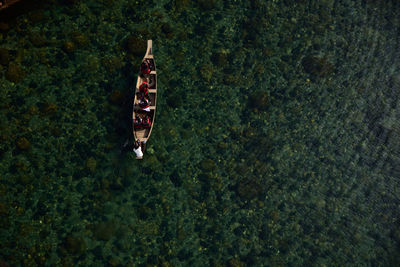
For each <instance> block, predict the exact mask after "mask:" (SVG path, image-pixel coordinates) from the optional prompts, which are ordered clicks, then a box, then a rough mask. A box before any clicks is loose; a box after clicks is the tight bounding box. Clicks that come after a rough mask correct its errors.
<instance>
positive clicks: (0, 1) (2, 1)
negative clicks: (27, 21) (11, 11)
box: [0, 0, 19, 10]
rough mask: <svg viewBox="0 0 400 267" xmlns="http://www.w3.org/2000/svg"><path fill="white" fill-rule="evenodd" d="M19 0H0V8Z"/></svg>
mask: <svg viewBox="0 0 400 267" xmlns="http://www.w3.org/2000/svg"><path fill="white" fill-rule="evenodd" d="M18 1H19V0H0V10H3V9H6V8H7V7H9V6H11V5H12V4H15V3H16V2H18Z"/></svg>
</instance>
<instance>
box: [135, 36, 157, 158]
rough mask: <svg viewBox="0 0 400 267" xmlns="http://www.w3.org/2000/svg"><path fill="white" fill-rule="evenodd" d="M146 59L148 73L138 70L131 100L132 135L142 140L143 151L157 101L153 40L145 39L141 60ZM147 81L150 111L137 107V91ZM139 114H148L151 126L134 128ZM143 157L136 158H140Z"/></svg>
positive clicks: (143, 116) (143, 115)
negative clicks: (148, 63)
mask: <svg viewBox="0 0 400 267" xmlns="http://www.w3.org/2000/svg"><path fill="white" fill-rule="evenodd" d="M145 60H148V62H150V69H151V71H150V74H147V75H141V74H140V72H139V75H138V78H137V82H136V88H135V96H134V100H133V112H132V129H133V136H134V138H135V140H139V141H141V142H142V151H143V152H145V144H146V142H147V141H148V140H149V138H150V135H151V131H152V130H153V126H154V118H155V115H156V101H157V69H156V62H155V61H154V54H153V41H152V40H147V51H146V55H145V56H144V58H143V60H142V62H143V61H145ZM143 82H147V83H148V84H149V93H148V96H149V97H148V98H149V100H150V105H149V106H150V107H149V108H150V111H144V110H142V109H141V108H140V107H139V100H140V95H141V93H140V92H139V86H140V85H141V84H142V83H143ZM136 116H139V117H141V118H145V117H146V116H149V118H150V122H151V126H150V127H148V128H144V127H140V128H135V126H134V125H133V120H134V119H135V118H136ZM142 158H143V157H140V158H137V159H142Z"/></svg>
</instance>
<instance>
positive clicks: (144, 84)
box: [139, 82, 149, 96]
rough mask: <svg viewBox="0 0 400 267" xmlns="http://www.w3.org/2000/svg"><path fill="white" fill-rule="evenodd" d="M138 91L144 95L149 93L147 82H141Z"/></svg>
mask: <svg viewBox="0 0 400 267" xmlns="http://www.w3.org/2000/svg"><path fill="white" fill-rule="evenodd" d="M139 92H140V93H142V94H143V95H144V96H147V94H148V93H149V83H147V82H142V84H141V85H140V86H139Z"/></svg>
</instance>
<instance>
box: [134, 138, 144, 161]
mask: <svg viewBox="0 0 400 267" xmlns="http://www.w3.org/2000/svg"><path fill="white" fill-rule="evenodd" d="M133 152H135V154H136V158H143V152H142V146H141V142H140V140H139V139H137V140H136V141H135V143H134V144H133Z"/></svg>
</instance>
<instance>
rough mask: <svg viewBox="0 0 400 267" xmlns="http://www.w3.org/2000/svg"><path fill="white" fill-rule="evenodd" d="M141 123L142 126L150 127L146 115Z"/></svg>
mask: <svg viewBox="0 0 400 267" xmlns="http://www.w3.org/2000/svg"><path fill="white" fill-rule="evenodd" d="M142 125H143V127H146V128H150V126H151V122H150V118H149V117H148V116H146V117H145V118H144V120H143V123H142Z"/></svg>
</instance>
